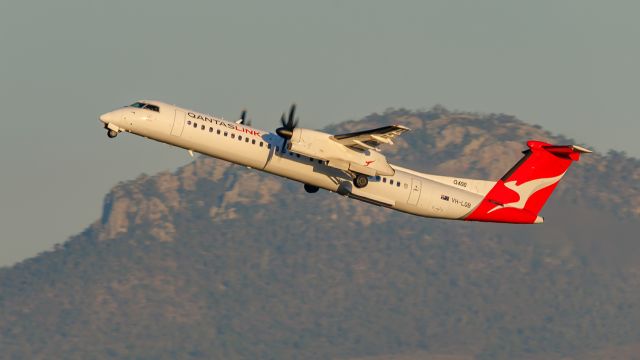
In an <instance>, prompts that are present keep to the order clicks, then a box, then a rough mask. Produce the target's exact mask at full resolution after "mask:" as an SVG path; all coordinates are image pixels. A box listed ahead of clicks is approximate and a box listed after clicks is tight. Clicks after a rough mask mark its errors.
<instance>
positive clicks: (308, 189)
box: [304, 184, 320, 194]
mask: <svg viewBox="0 0 640 360" xmlns="http://www.w3.org/2000/svg"><path fill="white" fill-rule="evenodd" d="M318 190H320V188H319V187H317V186H314V185H309V184H304V191H306V192H308V193H310V194H313V193H317V192H318Z"/></svg>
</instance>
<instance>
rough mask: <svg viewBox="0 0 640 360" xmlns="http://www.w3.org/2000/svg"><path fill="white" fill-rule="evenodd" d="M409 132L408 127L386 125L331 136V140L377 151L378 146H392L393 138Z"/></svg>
mask: <svg viewBox="0 0 640 360" xmlns="http://www.w3.org/2000/svg"><path fill="white" fill-rule="evenodd" d="M409 130H410V129H409V128H408V127H406V126H402V125H388V126H383V127H381V128H377V129H371V130H364V131H358V132H353V133H348V134H341V135H333V136H332V137H331V139H332V140H333V141H336V142H338V143H340V144H342V145H344V146H347V147H351V148H358V149H362V150H367V149H372V150H377V147H378V146H380V144H389V145H392V144H393V138H395V137H396V136H398V135H400V134H402V133H404V132H406V131H409Z"/></svg>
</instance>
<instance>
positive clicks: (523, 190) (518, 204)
mask: <svg viewBox="0 0 640 360" xmlns="http://www.w3.org/2000/svg"><path fill="white" fill-rule="evenodd" d="M563 176H564V173H562V174H560V175H558V176H556V177H552V178H541V179H534V180H531V181H527V182H525V183H522V184H520V185H516V180H514V181H509V182H506V183H504V186H506V187H507V188H509V189H511V190H513V191H515V192H516V193H517V194H518V196H519V199H518V201H514V202H510V203H507V204H503V205H498V206H496V207H494V208H493V209H491V210H489V211H488V212H487V214H490V213H492V212H493V211H495V210H498V209H504V208H514V209H520V210H522V209H524V206H525V205H526V204H527V201H529V198H530V197H531V196H532V195H533V194H535V193H537V192H538V191H540V190H542V189H544V188H547V187H549V186H551V185H553V184H555V183H557V182H558V181H560V179H562V177H563Z"/></svg>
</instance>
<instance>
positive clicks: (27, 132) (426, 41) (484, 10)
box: [0, 0, 640, 265]
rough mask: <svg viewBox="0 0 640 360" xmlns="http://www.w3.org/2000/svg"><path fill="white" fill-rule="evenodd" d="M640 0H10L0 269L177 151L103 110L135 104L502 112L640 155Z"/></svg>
mask: <svg viewBox="0 0 640 360" xmlns="http://www.w3.org/2000/svg"><path fill="white" fill-rule="evenodd" d="M639 13H640V2H637V1H606V2H605V1H595V0H593V1H591V0H579V1H578V0H576V1H561V0H552V1H540V0H539V1H529V2H524V1H506V0H505V1H477V0H469V1H451V0H443V1H425V0H420V1H373V0H367V1H327V0H323V1H299V0H298V1H279V0H272V1H252V2H249V1H237V0H236V1H183V2H177V1H165V0H156V1H113V0H110V1H87V0H58V1H12V0H8V1H1V2H0V64H1V66H0V111H2V113H3V116H2V131H1V132H0V137H1V138H0V164H1V165H2V172H1V174H2V175H0V181H1V185H2V186H0V228H1V229H2V236H1V237H0V265H7V264H12V263H14V262H16V261H19V260H22V259H24V258H25V257H29V256H32V255H35V254H36V253H38V252H40V251H43V250H46V249H49V248H51V246H52V245H53V244H54V243H59V242H63V241H65V240H66V239H67V238H68V237H69V236H70V235H72V234H75V233H78V232H80V231H82V230H83V229H84V228H85V227H86V226H87V225H89V224H90V223H91V222H93V221H95V220H96V219H98V218H99V216H100V212H101V206H102V199H103V197H104V195H105V193H106V192H107V191H108V190H109V189H110V188H111V187H112V186H113V185H115V184H116V183H118V182H119V181H123V180H128V179H132V178H135V177H136V176H138V175H139V174H140V173H142V172H145V173H148V174H153V173H155V172H157V171H160V170H165V169H174V168H175V167H176V166H178V165H181V164H184V163H187V162H189V161H190V160H191V159H190V158H189V156H188V154H187V152H186V151H184V150H178V149H171V148H169V147H168V146H167V145H160V144H155V143H152V142H151V141H147V140H143V139H142V138H137V137H134V136H132V135H127V134H125V135H124V136H118V138H116V139H113V140H109V139H108V138H107V137H106V135H105V131H104V130H103V129H102V128H101V126H100V124H99V123H98V120H97V116H98V115H99V114H100V113H103V112H106V111H109V110H111V109H113V108H116V107H119V106H121V105H125V104H127V103H131V102H132V101H133V100H136V99H141V98H151V99H158V100H164V101H167V102H172V103H175V104H178V105H181V106H184V107H188V108H193V109H197V110H200V111H203V112H208V113H213V114H216V115H221V116H224V117H225V118H236V117H238V115H239V113H240V110H241V108H242V107H248V109H249V112H250V116H251V117H252V118H253V122H254V125H256V126H258V127H261V128H264V129H272V128H274V127H275V126H277V121H278V119H279V116H280V113H281V112H282V111H284V110H286V109H287V108H288V106H289V104H290V103H291V102H292V101H296V102H297V103H298V105H299V114H300V116H301V120H302V124H303V126H307V127H311V128H320V127H323V126H324V125H327V124H329V123H336V122H340V121H343V120H346V119H355V118H360V117H362V116H364V115H367V114H369V113H372V112H380V111H383V110H384V109H386V108H388V107H407V108H410V109H420V108H430V107H431V106H433V105H435V104H443V105H444V106H446V107H448V108H450V109H458V110H467V111H481V112H503V113H508V114H513V115H515V116H517V117H518V118H520V119H522V120H525V121H527V122H530V123H534V124H540V125H542V126H544V127H545V128H547V129H549V130H551V131H552V132H555V133H562V134H564V135H566V136H568V137H572V138H574V139H576V140H577V141H578V142H580V143H583V144H587V145H588V146H590V147H592V148H595V149H596V150H598V151H606V150H608V149H611V148H613V149H617V150H624V151H626V152H627V153H628V154H630V155H633V156H636V157H637V156H639V155H640V142H639V141H638V140H637V137H638V134H640V122H638V121H637V118H638V115H637V112H636V110H637V103H638V100H639V94H640V91H639V84H640V71H639V70H638V66H639V65H638V64H640V45H639V44H640V42H639V41H638V39H640V25H639V22H638V21H637V14H639Z"/></svg>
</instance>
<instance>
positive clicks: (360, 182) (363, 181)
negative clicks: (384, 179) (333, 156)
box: [353, 174, 369, 189]
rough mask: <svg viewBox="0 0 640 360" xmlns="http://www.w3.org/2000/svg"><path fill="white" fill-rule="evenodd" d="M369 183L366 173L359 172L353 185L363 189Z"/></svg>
mask: <svg viewBox="0 0 640 360" xmlns="http://www.w3.org/2000/svg"><path fill="white" fill-rule="evenodd" d="M367 184H369V178H368V177H367V176H366V175H362V174H358V175H356V177H355V178H354V179H353V185H355V187H357V188H358V189H362V188H363V187H365V186H367Z"/></svg>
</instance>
